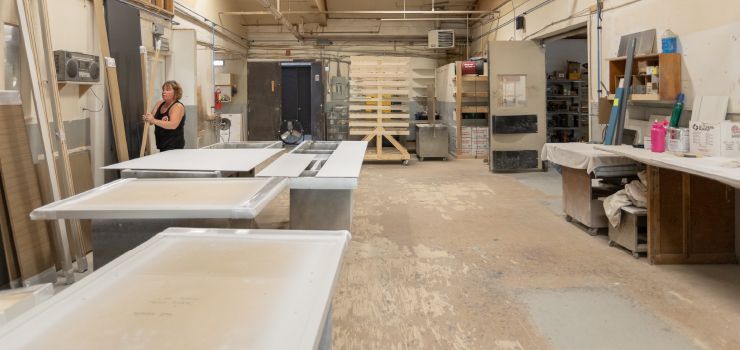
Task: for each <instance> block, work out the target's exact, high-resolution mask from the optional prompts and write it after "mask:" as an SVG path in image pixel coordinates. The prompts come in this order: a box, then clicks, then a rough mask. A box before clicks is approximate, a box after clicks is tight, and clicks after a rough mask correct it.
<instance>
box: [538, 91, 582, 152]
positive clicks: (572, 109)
mask: <svg viewBox="0 0 740 350" xmlns="http://www.w3.org/2000/svg"><path fill="white" fill-rule="evenodd" d="M587 139H588V80H587V79H583V80H565V79H559V80H558V79H549V80H548V81H547V142H551V143H556V142H580V141H588V140H587Z"/></svg>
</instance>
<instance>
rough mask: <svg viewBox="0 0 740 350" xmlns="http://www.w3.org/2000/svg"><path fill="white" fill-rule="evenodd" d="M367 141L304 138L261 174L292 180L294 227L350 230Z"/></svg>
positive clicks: (291, 197)
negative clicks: (307, 139) (354, 199)
mask: <svg viewBox="0 0 740 350" xmlns="http://www.w3.org/2000/svg"><path fill="white" fill-rule="evenodd" d="M366 149H367V142H366V141H304V142H302V143H301V144H300V145H298V146H297V147H296V148H295V149H293V150H292V151H291V152H289V153H287V154H284V155H282V156H280V157H279V158H278V159H276V160H275V161H274V162H272V163H271V164H270V165H269V166H267V167H266V168H265V169H263V170H262V171H261V172H259V173H257V177H272V176H278V177H286V178H289V179H290V228H292V229H301V230H349V229H350V228H351V226H352V193H353V191H354V189H355V188H357V185H358V179H359V177H360V170H361V168H362V162H363V160H364V157H365V150H366Z"/></svg>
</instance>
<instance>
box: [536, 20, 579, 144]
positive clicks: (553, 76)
mask: <svg viewBox="0 0 740 350" xmlns="http://www.w3.org/2000/svg"><path fill="white" fill-rule="evenodd" d="M543 43H544V46H545V72H546V73H547V89H546V92H547V142H551V143H552V142H588V141H589V114H588V91H589V90H588V81H589V79H588V64H587V62H588V32H587V30H586V27H582V28H578V29H575V30H572V31H570V32H568V33H565V34H561V35H558V36H555V37H551V38H546V39H544V40H543Z"/></svg>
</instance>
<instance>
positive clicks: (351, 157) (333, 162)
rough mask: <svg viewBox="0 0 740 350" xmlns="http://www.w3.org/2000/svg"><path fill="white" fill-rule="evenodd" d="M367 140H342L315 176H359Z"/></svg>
mask: <svg viewBox="0 0 740 350" xmlns="http://www.w3.org/2000/svg"><path fill="white" fill-rule="evenodd" d="M366 149H367V141H342V143H340V144H339V147H337V149H336V150H334V152H333V153H332V154H331V156H330V157H329V159H328V160H327V161H326V163H324V166H323V167H322V168H321V170H319V173H318V174H317V175H316V177H349V178H358V177H360V169H361V168H362V162H363V161H364V160H365V150H366Z"/></svg>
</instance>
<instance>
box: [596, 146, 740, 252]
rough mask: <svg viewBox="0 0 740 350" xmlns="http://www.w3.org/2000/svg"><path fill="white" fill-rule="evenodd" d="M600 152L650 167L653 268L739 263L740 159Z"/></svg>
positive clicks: (627, 150) (635, 151)
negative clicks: (738, 205)
mask: <svg viewBox="0 0 740 350" xmlns="http://www.w3.org/2000/svg"><path fill="white" fill-rule="evenodd" d="M596 148H597V149H598V150H601V151H606V152H611V153H613V154H616V155H619V156H622V157H627V158H630V159H632V160H634V161H637V162H640V163H644V164H646V165H647V168H648V213H647V216H648V217H647V219H648V260H649V261H650V262H651V263H653V264H692V263H695V264H719V263H735V262H737V255H736V253H737V252H738V251H740V248H738V247H737V246H736V245H737V244H738V243H739V242H737V241H736V233H735V230H736V227H737V226H736V222H735V220H736V215H735V211H736V210H735V203H736V201H737V199H736V195H737V191H736V190H735V189H737V188H740V159H731V158H722V157H704V158H684V157H679V156H676V155H673V154H671V153H653V152H651V151H647V150H644V149H638V148H634V147H631V146H603V145H600V146H597V147H596Z"/></svg>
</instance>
